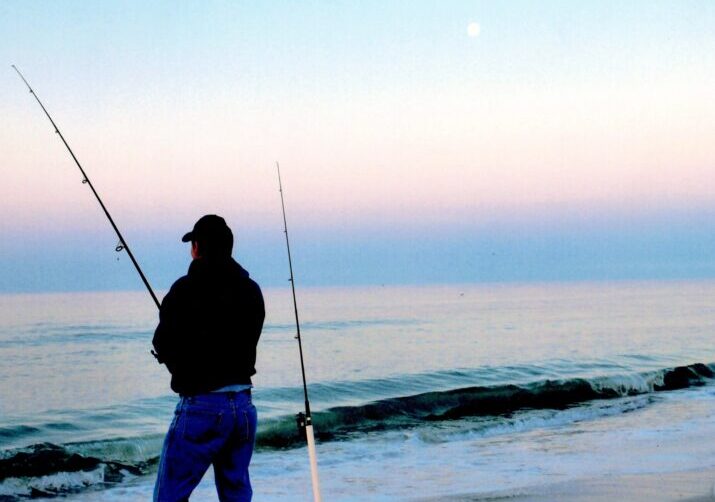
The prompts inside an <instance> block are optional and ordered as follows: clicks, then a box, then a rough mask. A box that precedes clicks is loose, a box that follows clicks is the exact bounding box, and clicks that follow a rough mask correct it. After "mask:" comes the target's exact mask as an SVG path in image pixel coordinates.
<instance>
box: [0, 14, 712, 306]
mask: <svg viewBox="0 0 715 502" xmlns="http://www.w3.org/2000/svg"><path fill="white" fill-rule="evenodd" d="M0 33H2V39H3V41H2V43H1V44H0V61H2V62H4V63H5V71H1V72H0V116H1V117H2V122H1V124H2V127H1V128H0V152H2V162H1V163H0V169H1V170H2V171H1V173H0V174H1V175H2V184H1V185H0V235H2V238H0V258H2V260H0V292H36V291H75V290H112V289H141V288H142V287H143V286H142V284H141V282H140V280H139V278H138V276H137V274H136V273H135V272H134V271H133V269H132V266H131V263H130V262H129V260H128V258H127V256H126V255H125V254H121V253H116V252H115V251H114V248H115V246H116V241H117V239H116V236H114V234H113V232H112V229H111V227H110V226H109V224H108V223H107V221H106V219H105V217H104V215H103V214H102V212H101V210H100V208H99V206H98V204H97V202H96V200H95V199H94V198H93V197H92V194H91V192H89V189H88V188H87V186H86V185H83V184H82V183H81V175H80V173H79V171H78V169H77V167H76V166H75V165H74V164H73V162H72V159H71V157H70V156H69V154H68V153H67V151H66V150H65V148H64V146H63V145H62V143H61V141H60V140H59V138H58V137H57V135H56V134H54V131H53V130H52V127H51V125H50V123H49V121H48V120H47V119H46V117H45V116H44V115H43V113H42V110H41V109H40V108H39V106H38V105H37V103H36V102H35V101H34V100H33V99H32V96H31V95H30V94H29V93H28V92H27V89H26V87H25V86H24V84H23V83H22V81H21V80H20V79H19V78H18V76H17V75H16V74H15V72H14V71H13V70H12V68H11V67H10V65H11V64H15V65H17V67H18V68H19V69H20V70H21V71H22V72H23V73H24V75H25V77H26V78H27V79H28V81H29V82H30V84H31V85H32V86H33V88H34V89H35V91H36V92H37V95H38V96H39V97H40V99H41V100H42V101H43V103H44V104H45V106H46V107H47V109H48V111H49V112H50V114H51V115H52V116H53V118H54V119H55V122H56V123H57V124H58V126H59V127H60V129H61V131H62V133H63V135H64V137H65V138H66V140H67V141H68V142H69V144H70V146H71V147H72V149H73V150H74V151H75V153H76V155H77V157H78V159H79V160H80V162H81V163H82V165H83V167H84V168H85V170H86V171H87V174H88V176H89V177H90V179H91V180H92V182H93V184H94V185H95V187H96V189H97V190H98V192H99V193H100V195H101V196H102V198H103V199H104V201H105V203H106V205H107V207H108V209H109V210H110V212H111V213H112V215H113V217H114V218H115V220H116V222H117V224H118V225H119V227H120V229H121V230H122V232H123V233H124V236H125V238H126V240H127V243H128V244H129V245H130V247H131V248H132V250H133V251H134V254H135V255H136V257H137V258H138V260H139V261H140V263H141V264H142V266H143V268H144V269H145V272H146V275H147V277H148V278H149V280H150V281H151V282H152V284H154V286H155V287H156V288H157V289H160V290H163V289H166V288H167V287H168V286H170V284H171V283H172V281H173V280H174V279H176V278H177V277H178V276H179V275H181V274H183V273H185V270H186V267H187V265H188V261H189V253H188V248H187V246H186V245H185V244H182V243H181V242H180V241H179V239H180V237H181V235H183V233H184V232H186V231H188V230H189V229H190V228H191V227H192V225H193V223H194V222H195V220H196V219H198V217H200V216H201V215H203V214H207V213H216V214H220V215H223V216H224V217H225V218H226V220H227V221H228V223H229V225H230V226H231V227H232V228H233V230H234V233H235V234H236V239H237V245H236V248H235V253H234V256H235V257H236V258H237V259H238V260H239V261H240V262H241V263H243V264H244V266H246V268H248V270H249V271H250V272H251V274H252V276H254V277H255V278H256V279H257V280H258V281H259V283H261V284H266V285H282V284H285V280H286V278H287V275H288V270H287V261H286V254H285V246H284V241H283V240H282V239H283V233H282V230H283V229H282V220H281V214H280V198H279V194H278V187H277V177H276V171H275V163H276V161H278V162H280V164H281V172H282V175H283V182H284V193H285V196H286V205H287V207H286V209H287V212H288V224H289V231H290V237H291V241H292V242H291V247H292V251H293V255H294V256H293V257H294V265H295V269H296V270H295V271H296V282H297V284H298V285H351V284H421V283H459V282H464V283H469V282H500V281H517V282H519V281H524V282H531V281H570V280H628V279H636V280H647V279H676V280H677V279H710V278H714V277H715V219H714V218H713V216H714V215H715V196H714V195H713V194H714V193H715V192H714V190H715V141H713V138H714V137H715V136H714V133H715V100H713V99H712V96H711V93H712V91H711V90H712V89H714V88H715V4H713V3H712V2H709V1H678V2H675V1H658V0H650V1H632V2H625V3H624V2H619V1H613V2H611V1H602V2H572V1H509V2H491V1H484V2H481V1H440V2H437V1H429V2H427V1H391V2H382V1H364V0H362V1H353V2H348V1H337V2H291V1H285V2H283V1H280V2H279V1H266V2H248V1H246V2H240V1H236V2H212V1H208V2H168V1H166V2H164V1H154V2H139V1H126V2H124V1H123V2H119V1H116V2H112V1H105V2H91V3H88V2H80V1H36V2H24V1H13V0H5V1H3V2H0Z"/></svg>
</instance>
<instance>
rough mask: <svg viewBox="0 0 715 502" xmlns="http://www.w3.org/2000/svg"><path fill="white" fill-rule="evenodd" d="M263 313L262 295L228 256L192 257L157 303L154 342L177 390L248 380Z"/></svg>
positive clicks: (189, 391) (199, 390) (204, 388)
mask: <svg viewBox="0 0 715 502" xmlns="http://www.w3.org/2000/svg"><path fill="white" fill-rule="evenodd" d="M264 315H265V310H264V305H263V296H262V294H261V290H260V288H259V287H258V285H257V284H256V283H255V282H254V281H253V280H251V279H250V278H249V275H248V272H246V270H244V269H243V267H241V266H240V265H239V264H238V263H236V262H235V261H234V260H233V259H232V258H228V259H224V260H206V259H199V260H194V261H193V262H192V263H191V266H190V267H189V273H188V274H187V275H185V276H184V277H182V278H180V279H179V280H177V281H176V282H175V283H174V285H173V286H172V287H171V290H170V291H169V293H167V295H166V297H165V298H164V301H163V302H162V306H161V314H160V322H159V326H158V327H157V329H156V332H155V334H154V346H155V348H156V350H157V352H158V353H159V356H160V357H161V359H162V360H163V362H165V363H166V365H167V368H168V369H169V371H170V372H171V374H172V379H171V388H172V389H173V390H174V391H175V392H177V393H179V394H181V395H186V396H190V395H195V394H199V393H202V392H211V391H213V390H215V389H218V388H221V387H225V386H227V385H233V384H250V383H251V376H252V375H254V374H255V372H256V370H255V363H256V344H257V343H258V338H259V337H260V334H261V329H262V327H263V319H264Z"/></svg>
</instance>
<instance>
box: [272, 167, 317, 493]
mask: <svg viewBox="0 0 715 502" xmlns="http://www.w3.org/2000/svg"><path fill="white" fill-rule="evenodd" d="M276 169H277V170H278V191H279V192H280V193H281V208H282V209H283V233H284V234H285V236H286V248H287V249H288V268H289V270H290V279H288V280H289V281H290V287H291V290H292V292H293V311H294V312H295V329H296V335H295V338H296V340H298V352H299V353H300V371H301V373H302V375H303V395H304V396H305V414H303V413H299V414H298V417H297V418H298V427H299V428H300V429H301V430H305V437H306V440H307V441H308V456H309V457H310V477H311V480H312V482H313V500H314V502H320V500H321V498H320V482H319V480H318V458H317V456H316V454H315V436H314V435H313V418H312V417H311V415H310V402H309V401H308V384H307V383H306V381H305V363H304V362H303V344H302V343H301V338H300V321H299V320H298V302H297V300H296V298H295V280H294V278H293V261H292V260H291V256H290V242H289V241H288V223H287V222H286V205H285V202H284V200H283V183H281V166H280V165H279V164H278V162H276Z"/></svg>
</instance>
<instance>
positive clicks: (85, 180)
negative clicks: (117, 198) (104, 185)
mask: <svg viewBox="0 0 715 502" xmlns="http://www.w3.org/2000/svg"><path fill="white" fill-rule="evenodd" d="M11 66H12V67H13V69H14V70H15V71H16V72H17V74H18V75H19V76H20V78H21V79H22V81H23V82H25V85H26V86H27V88H28V89H30V94H32V95H33V96H34V97H35V99H36V100H37V103H38V104H39V105H40V107H41V108H42V111H43V112H45V115H47V118H48V119H50V123H51V124H52V127H54V128H55V132H56V133H57V134H58V135H59V136H60V139H61V140H62V143H64V144H65V146H66V147H67V151H69V152H70V155H71V156H72V159H73V160H74V163H75V164H77V167H79V170H80V172H81V173H82V183H84V184H85V185H87V186H89V188H90V189H91V190H92V193H93V194H94V196H95V197H96V198H97V202H99V205H100V206H101V207H102V211H104V214H105V216H106V217H107V219H108V220H109V223H110V224H111V225H112V228H113V229H114V231H115V232H116V234H117V237H118V238H119V243H118V244H117V247H116V248H115V251H116V252H117V253H120V252H121V251H126V252H127V255H128V256H129V258H130V259H131V260H132V263H133V264H134V268H136V269H137V272H139V277H141V279H142V281H143V282H144V285H145V286H146V289H147V290H148V291H149V294H150V295H151V297H152V299H153V300H154V303H156V307H157V308H161V304H160V303H159V299H158V298H157V297H156V295H155V294H154V290H153V289H151V286H150V285H149V281H148V280H147V278H146V276H145V275H144V272H142V269H141V267H140V266H139V263H137V260H136V258H134V254H133V253H132V251H131V249H129V246H128V245H127V241H125V240H124V237H122V233H121V232H120V231H119V228H117V225H116V224H115V223H114V220H113V219H112V216H111V215H110V214H109V211H108V210H107V208H106V206H105V205H104V202H102V199H101V198H100V197H99V194H98V193H97V190H95V188H94V185H92V182H91V181H90V180H89V177H88V176H87V173H85V172H84V169H82V166H81V165H80V163H79V160H77V157H76V156H75V154H74V152H73V151H72V149H71V148H70V146H69V145H68V144H67V141H66V140H65V137H64V136H62V133H61V132H60V129H59V128H58V127H57V124H55V121H54V120H52V117H50V114H49V113H48V112H47V109H46V108H45V105H43V104H42V101H40V98H38V97H37V94H35V91H33V90H32V87H30V84H29V83H28V82H27V80H26V79H25V77H24V76H23V75H22V73H20V70H18V69H17V66H15V65H11ZM152 353H153V351H152ZM155 357H156V355H155Z"/></svg>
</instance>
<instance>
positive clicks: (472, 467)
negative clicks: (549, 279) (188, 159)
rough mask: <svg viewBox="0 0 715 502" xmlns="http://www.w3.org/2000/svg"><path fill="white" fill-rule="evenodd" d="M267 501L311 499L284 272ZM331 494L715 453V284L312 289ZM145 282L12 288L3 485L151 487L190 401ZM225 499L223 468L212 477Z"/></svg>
mask: <svg viewBox="0 0 715 502" xmlns="http://www.w3.org/2000/svg"><path fill="white" fill-rule="evenodd" d="M264 293H265V297H266V306H267V317H266V323H265V327H264V331H263V335H262V337H261V340H260V343H259V351H258V361H257V369H258V374H257V375H256V377H255V378H254V385H255V389H254V403H255V404H256V405H257V407H258V412H259V432H258V439H257V445H256V452H255V454H254V457H253V461H252V464H251V477H252V482H253V487H254V493H255V498H256V500H310V499H311V488H310V475H309V464H308V456H307V451H306V447H305V445H304V443H303V441H302V440H301V437H300V435H299V434H298V432H297V430H296V426H295V418H294V416H295V414H296V413H297V412H299V411H302V407H303V394H302V387H301V377H300V360H299V358H298V346H297V342H296V340H295V338H294V337H295V325H294V320H293V318H292V315H293V312H292V303H291V297H290V291H289V290H288V289H287V288H282V289H271V288H267V289H266V290H265V291H264ZM298 301H299V307H300V312H301V319H302V325H301V326H302V334H303V350H304V354H305V362H306V374H307V377H308V381H309V392H310V398H311V407H312V411H313V414H314V423H315V429H316V435H317V441H318V445H317V451H318V463H319V469H320V477H321V484H322V488H323V495H324V499H325V500H356V501H357V500H410V499H418V498H434V499H439V498H440V497H443V496H446V495H456V494H462V493H469V494H474V495H475V496H484V497H488V496H492V495H493V494H501V495H504V494H518V493H528V492H529V490H530V489H533V488H535V487H538V486H540V485H543V484H549V483H554V482H560V481H570V480H576V479H580V478H589V477H597V476H608V475H615V474H630V473H657V472H665V471H676V470H687V469H695V468H702V467H711V466H715V444H713V443H715V442H714V441H711V440H710V438H712V437H715V380H714V379H713V370H714V369H715V364H713V363H715V344H713V333H714V331H715V315H714V314H715V282H707V281H704V282H639V283H630V282H615V283H577V284H528V285H505V284H501V285H451V286H414V287H412V286H411V287H353V288H306V289H299V290H298ZM156 321H157V312H156V310H155V308H154V306H153V303H152V301H151V299H150V298H149V297H148V295H146V293H145V292H103V293H62V294H31V295H0V361H1V362H0V500H8V501H10V500H24V499H26V498H35V499H42V498H45V497H52V496H57V495H61V496H63V497H66V498H67V499H68V500H77V501H79V500H82V501H87V500H123V501H127V500H130V501H131V500H137V501H143V500H149V499H150V498H151V491H152V487H153V481H154V476H155V473H156V464H157V459H158V455H159V452H160V448H161V443H162V441H163V435H164V433H165V432H166V429H167V427H168V425H169V422H170V420H171V417H172V414H173V408H174V405H175V403H176V400H177V398H176V396H174V395H173V394H172V393H171V391H170V389H169V385H168V383H169V375H168V373H167V372H166V369H165V368H164V367H163V366H161V365H159V364H157V363H156V362H155V360H154V358H153V357H152V356H151V355H150V354H149V349H150V348H151V337H152V333H153V329H154V327H155V324H156ZM193 499H195V500H209V501H211V500H216V496H215V494H214V488H213V479H212V476H211V473H210V472H209V473H208V474H207V475H206V476H205V478H204V480H203V482H202V483H201V485H200V486H199V488H198V489H197V491H196V492H195V496H194V497H193Z"/></svg>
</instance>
